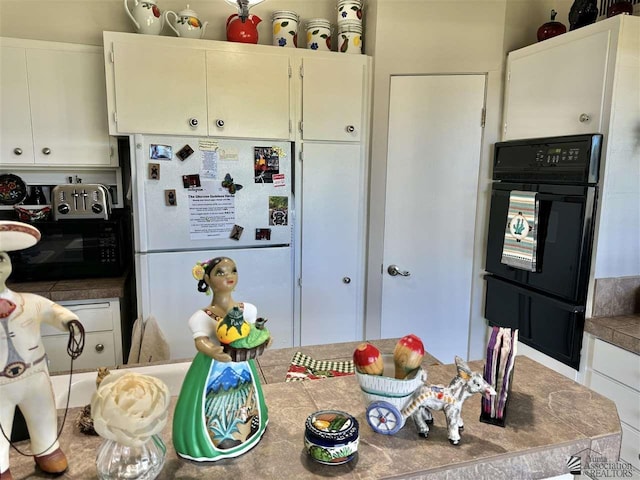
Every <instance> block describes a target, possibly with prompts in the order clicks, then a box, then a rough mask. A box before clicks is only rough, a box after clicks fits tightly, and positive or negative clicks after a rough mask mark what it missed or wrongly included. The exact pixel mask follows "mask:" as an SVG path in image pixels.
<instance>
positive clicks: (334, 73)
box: [302, 55, 366, 142]
mask: <svg viewBox="0 0 640 480" xmlns="http://www.w3.org/2000/svg"><path fill="white" fill-rule="evenodd" d="M302 68H303V78H302V121H303V125H302V138H303V139H305V140H332V141H352V142H359V141H360V140H361V139H362V128H363V122H364V121H365V119H364V118H363V106H364V98H363V97H364V91H365V82H366V74H365V73H366V57H363V58H360V57H359V56H350V55H346V56H344V57H336V58H312V57H304V58H303V60H302Z"/></svg>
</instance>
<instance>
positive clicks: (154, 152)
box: [149, 143, 173, 160]
mask: <svg viewBox="0 0 640 480" xmlns="http://www.w3.org/2000/svg"><path fill="white" fill-rule="evenodd" d="M149 158H151V159H152V160H171V159H172V158H173V147H172V146H171V145H156V144H154V143H152V144H151V145H149Z"/></svg>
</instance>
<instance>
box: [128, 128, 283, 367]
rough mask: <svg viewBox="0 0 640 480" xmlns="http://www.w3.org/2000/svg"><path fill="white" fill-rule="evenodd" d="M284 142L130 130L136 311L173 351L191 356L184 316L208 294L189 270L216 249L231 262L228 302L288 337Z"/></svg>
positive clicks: (278, 343) (276, 341)
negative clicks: (234, 283)
mask: <svg viewBox="0 0 640 480" xmlns="http://www.w3.org/2000/svg"><path fill="white" fill-rule="evenodd" d="M292 147H293V145H292V143H290V142H277V141H276V142H274V141H270V140H265V141H259V140H234V139H224V138H212V137H202V138H198V137H174V136H165V135H162V136H160V135H134V136H133V144H132V146H131V150H132V152H133V153H132V159H131V173H132V181H131V185H132V202H133V212H134V213H133V217H134V245H135V269H136V272H135V273H136V291H137V296H138V298H137V302H138V317H139V318H143V319H144V320H145V321H146V320H147V319H148V318H150V317H152V316H153V317H155V319H156V320H157V322H158V325H159V326H160V328H161V330H162V332H163V333H164V335H165V337H166V338H167V340H168V342H169V345H170V350H171V358H172V359H180V358H191V357H193V355H194V354H195V347H194V345H193V339H192V335H191V332H190V330H189V327H188V325H187V321H188V319H189V317H190V316H191V315H192V314H193V313H194V312H195V311H196V310H198V309H200V308H203V307H205V306H206V305H208V304H209V302H210V301H211V297H209V296H207V295H205V294H204V293H201V292H199V291H198V289H197V283H198V282H197V281H196V280H195V279H194V278H193V276H192V274H191V270H192V268H193V266H194V265H195V264H196V262H199V261H204V260H208V259H210V258H214V257H217V256H228V257H230V258H232V259H233V260H234V261H235V262H236V264H237V267H238V287H237V288H236V291H235V292H234V299H235V300H236V301H246V302H250V303H253V304H255V305H256V306H257V308H258V316H261V317H264V318H267V319H268V322H267V324H266V326H267V328H269V330H270V331H271V334H272V337H273V347H274V348H278V347H290V346H292V345H293V280H292V279H293V253H292V240H293V234H292V232H293V221H294V215H293V214H294V212H293V205H294V203H293V197H292V195H293V193H292V192H293V189H292V182H293V173H292V169H291V165H292V163H293V162H292V161H291V159H292V156H293V148H292Z"/></svg>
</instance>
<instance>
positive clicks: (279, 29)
mask: <svg viewBox="0 0 640 480" xmlns="http://www.w3.org/2000/svg"><path fill="white" fill-rule="evenodd" d="M272 19H273V45H275V46H276V47H294V48H295V47H297V46H298V22H299V21H300V17H299V16H298V14H297V13H295V12H292V11H289V10H278V11H275V12H273V16H272Z"/></svg>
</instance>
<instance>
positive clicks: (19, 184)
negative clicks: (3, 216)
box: [0, 173, 28, 205]
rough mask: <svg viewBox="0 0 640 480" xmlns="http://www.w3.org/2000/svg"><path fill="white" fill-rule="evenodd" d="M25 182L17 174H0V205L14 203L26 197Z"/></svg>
mask: <svg viewBox="0 0 640 480" xmlns="http://www.w3.org/2000/svg"><path fill="white" fill-rule="evenodd" d="M27 194H28V192H27V184H26V183H24V181H23V180H22V179H21V178H20V177H19V176H17V175H13V174H12V173H5V174H2V175H0V205H16V204H18V203H21V202H23V201H24V199H25V198H27Z"/></svg>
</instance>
